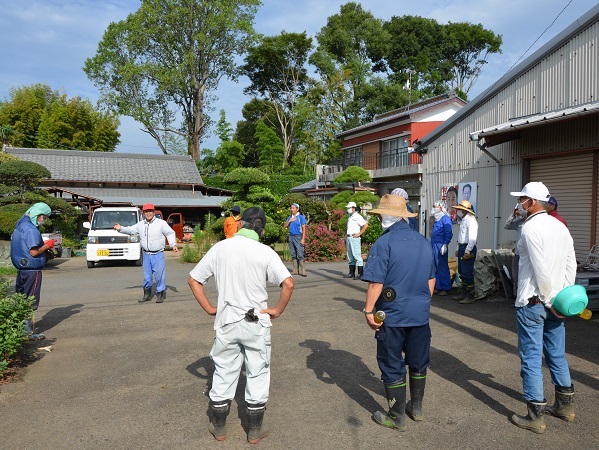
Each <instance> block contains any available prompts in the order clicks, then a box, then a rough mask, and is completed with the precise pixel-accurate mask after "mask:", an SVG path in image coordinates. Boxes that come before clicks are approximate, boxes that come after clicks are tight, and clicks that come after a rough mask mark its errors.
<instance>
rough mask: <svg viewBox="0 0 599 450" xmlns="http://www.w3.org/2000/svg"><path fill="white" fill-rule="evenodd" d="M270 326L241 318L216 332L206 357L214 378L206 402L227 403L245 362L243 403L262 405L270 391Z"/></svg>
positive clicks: (233, 394)
mask: <svg viewBox="0 0 599 450" xmlns="http://www.w3.org/2000/svg"><path fill="white" fill-rule="evenodd" d="M270 351H271V341H270V327H264V326H262V325H261V324H260V323H256V322H248V321H247V320H245V319H243V320H240V321H239V322H235V323H230V324H227V325H225V326H224V327H222V328H220V329H218V330H216V336H215V338H214V344H213V345H212V351H211V352H210V357H211V358H212V361H214V366H215V370H214V375H213V377H212V389H210V400H212V401H214V402H218V401H222V400H231V399H233V398H234V397H235V391H236V390H237V382H238V381H239V375H240V373H241V366H242V363H244V362H245V374H246V386H245V401H246V403H249V404H256V403H266V402H267V401H268V394H269V389H270Z"/></svg>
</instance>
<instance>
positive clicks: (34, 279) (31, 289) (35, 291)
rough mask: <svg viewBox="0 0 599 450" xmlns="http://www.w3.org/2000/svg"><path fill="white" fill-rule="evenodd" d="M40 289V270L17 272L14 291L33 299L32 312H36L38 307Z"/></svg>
mask: <svg viewBox="0 0 599 450" xmlns="http://www.w3.org/2000/svg"><path fill="white" fill-rule="evenodd" d="M41 289H42V271H41V270H19V272H18V273H17V279H16V280H15V291H16V292H17V293H19V294H25V295H26V296H27V297H33V298H34V299H35V300H34V301H33V310H34V311H37V308H38V306H39V305H40V291H41Z"/></svg>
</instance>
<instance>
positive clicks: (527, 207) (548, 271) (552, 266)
mask: <svg viewBox="0 0 599 450" xmlns="http://www.w3.org/2000/svg"><path fill="white" fill-rule="evenodd" d="M511 195H512V196H514V197H518V204H517V205H516V207H517V209H518V212H519V214H520V215H521V216H522V217H524V219H525V220H524V225H522V233H521V236H520V239H519V240H518V244H517V245H518V253H519V254H520V267H519V276H518V294H517V297H516V305H515V306H516V322H517V325H518V351H519V353H520V362H521V364H520V376H521V377H522V387H523V390H524V400H526V406H527V410H528V411H527V414H526V415H525V416H519V415H516V414H514V415H513V416H512V422H513V423H514V424H515V425H516V426H518V427H520V428H524V429H527V430H530V431H533V432H535V433H543V432H544V431H545V427H546V425H545V413H547V414H550V415H552V416H555V417H558V418H560V419H562V420H564V421H566V422H571V421H573V420H574V416H575V413H574V385H573V384H572V378H571V377H570V368H569V367H568V361H567V360H566V355H565V353H566V324H565V321H564V317H563V316H562V315H561V314H559V313H558V312H557V311H556V310H555V309H554V308H553V300H554V299H555V296H556V295H557V294H558V292H560V291H561V290H562V289H564V288H565V287H568V286H572V285H573V284H574V281H575V279H576V254H575V253H574V241H573V240H572V236H571V235H570V232H569V231H568V228H566V226H565V225H564V224H563V223H561V222H560V221H559V220H555V219H554V218H553V217H551V216H549V215H548V214H547V212H546V207H547V203H548V202H549V199H550V197H551V196H550V195H549V190H548V189H547V187H546V186H545V185H544V184H543V183H541V182H531V183H528V184H527V185H526V186H524V188H522V190H521V191H519V192H511ZM543 356H545V362H546V363H547V366H548V367H549V373H550V374H551V382H552V383H553V384H554V385H555V404H554V405H553V406H552V407H549V408H547V407H546V406H547V401H546V400H545V394H544V390H543V369H542V364H543Z"/></svg>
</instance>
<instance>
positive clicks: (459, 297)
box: [452, 283, 467, 300]
mask: <svg viewBox="0 0 599 450" xmlns="http://www.w3.org/2000/svg"><path fill="white" fill-rule="evenodd" d="M466 293H467V289H466V285H465V284H464V283H462V284H461V285H460V292H459V293H458V294H456V295H454V296H453V297H452V298H453V299H454V300H464V299H465V298H466Z"/></svg>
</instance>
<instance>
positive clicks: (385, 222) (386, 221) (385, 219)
mask: <svg viewBox="0 0 599 450" xmlns="http://www.w3.org/2000/svg"><path fill="white" fill-rule="evenodd" d="M400 219H401V217H395V216H386V215H384V214H381V226H382V227H383V230H386V229H387V228H389V227H390V226H391V225H393V224H394V223H396V222H398V221H399V220H400Z"/></svg>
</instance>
